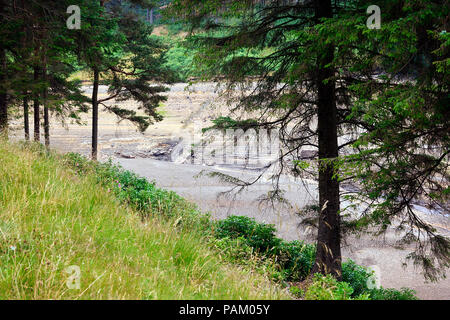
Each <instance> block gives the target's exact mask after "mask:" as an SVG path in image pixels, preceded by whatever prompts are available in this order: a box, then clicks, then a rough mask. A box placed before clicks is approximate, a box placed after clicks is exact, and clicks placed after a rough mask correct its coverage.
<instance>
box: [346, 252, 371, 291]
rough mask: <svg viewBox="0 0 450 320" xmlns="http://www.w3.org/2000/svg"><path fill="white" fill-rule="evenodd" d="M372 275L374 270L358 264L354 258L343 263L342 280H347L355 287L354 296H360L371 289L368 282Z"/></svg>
mask: <svg viewBox="0 0 450 320" xmlns="http://www.w3.org/2000/svg"><path fill="white" fill-rule="evenodd" d="M371 276H372V272H370V271H368V270H367V269H366V268H364V267H362V266H360V265H357V264H356V263H355V262H354V261H353V260H348V261H347V262H344V263H343V264H342V281H345V282H347V283H348V284H350V286H351V287H352V288H353V296H358V295H360V294H362V293H364V292H366V291H367V290H369V288H368V287H367V284H368V281H370V280H369V279H370V277H371Z"/></svg>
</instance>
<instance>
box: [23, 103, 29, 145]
mask: <svg viewBox="0 0 450 320" xmlns="http://www.w3.org/2000/svg"><path fill="white" fill-rule="evenodd" d="M28 114H29V107H28V97H27V96H26V95H25V96H24V97H23V128H24V130H25V140H26V141H30V119H29V115H28Z"/></svg>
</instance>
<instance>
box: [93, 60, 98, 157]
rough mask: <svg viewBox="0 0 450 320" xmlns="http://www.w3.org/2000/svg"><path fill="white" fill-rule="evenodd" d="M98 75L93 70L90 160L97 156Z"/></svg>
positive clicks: (95, 70) (96, 71)
mask: <svg viewBox="0 0 450 320" xmlns="http://www.w3.org/2000/svg"><path fill="white" fill-rule="evenodd" d="M99 74H100V72H99V71H98V70H97V69H94V84H93V88H92V160H97V155H98V149H97V147H98V85H99Z"/></svg>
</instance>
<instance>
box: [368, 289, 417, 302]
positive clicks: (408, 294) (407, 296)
mask: <svg viewBox="0 0 450 320" xmlns="http://www.w3.org/2000/svg"><path fill="white" fill-rule="evenodd" d="M367 293H368V294H369V295H370V299H371V300H418V298H417V297H416V295H415V294H416V292H415V291H414V290H411V289H408V288H402V289H400V290H397V289H385V288H380V289H371V290H368V291H367Z"/></svg>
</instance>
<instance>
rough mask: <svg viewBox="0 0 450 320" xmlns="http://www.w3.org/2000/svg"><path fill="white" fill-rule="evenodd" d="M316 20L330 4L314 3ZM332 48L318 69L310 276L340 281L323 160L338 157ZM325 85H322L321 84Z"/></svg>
mask: <svg viewBox="0 0 450 320" xmlns="http://www.w3.org/2000/svg"><path fill="white" fill-rule="evenodd" d="M315 15H316V19H320V18H327V17H332V7H331V0H326V1H317V0H316V2H315ZM333 57H334V47H333V46H328V47H327V48H326V49H325V52H324V54H323V56H322V57H321V58H319V61H318V66H317V80H316V81H317V94H318V136H319V162H320V170H319V204H320V212H319V215H320V217H319V230H318V237H317V254H316V261H315V264H314V267H313V273H316V272H319V273H322V274H332V275H333V276H334V277H336V278H337V279H341V278H342V274H341V273H342V272H341V271H342V268H341V259H342V258H341V239H340V216H339V214H340V212H339V211H340V201H339V182H338V180H337V179H336V178H335V177H333V176H334V169H333V164H332V163H330V162H329V161H325V162H323V161H321V160H322V159H334V158H336V157H337V156H338V136H337V109H336V95H335V81H334V80H327V79H329V78H331V77H333V76H334V72H333V70H332V68H327V67H325V66H326V65H327V64H329V63H331V62H332V61H333ZM325 80H327V81H326V83H324V81H325Z"/></svg>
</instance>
